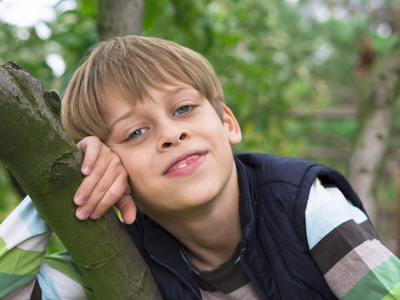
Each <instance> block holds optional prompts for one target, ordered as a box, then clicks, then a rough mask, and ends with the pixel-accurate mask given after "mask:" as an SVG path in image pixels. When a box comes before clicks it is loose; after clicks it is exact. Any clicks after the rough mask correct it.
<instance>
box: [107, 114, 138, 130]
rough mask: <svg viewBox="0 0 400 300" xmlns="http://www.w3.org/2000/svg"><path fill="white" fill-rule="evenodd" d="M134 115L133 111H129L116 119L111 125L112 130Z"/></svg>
mask: <svg viewBox="0 0 400 300" xmlns="http://www.w3.org/2000/svg"><path fill="white" fill-rule="evenodd" d="M132 114H133V112H132V110H129V111H127V112H126V113H124V114H123V115H122V116H120V117H118V118H116V119H115V120H114V121H112V123H111V124H110V129H112V128H113V127H114V125H115V124H116V123H118V122H120V121H122V120H125V119H128V118H129V117H130V116H131V115H132Z"/></svg>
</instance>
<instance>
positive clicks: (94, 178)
mask: <svg viewBox="0 0 400 300" xmlns="http://www.w3.org/2000/svg"><path fill="white" fill-rule="evenodd" d="M100 146H101V148H102V150H100V153H99V154H97V151H95V152H96V154H94V155H93V156H91V157H90V158H89V159H93V158H94V156H97V159H96V162H95V165H94V167H91V168H92V169H93V171H92V172H91V173H90V174H89V175H88V176H86V177H85V178H84V179H83V181H82V183H81V185H80V186H79V188H78V189H77V191H76V193H75V196H74V202H75V204H76V205H80V206H81V205H84V204H85V203H86V202H87V201H88V199H90V197H92V195H93V197H94V198H92V201H96V199H101V198H103V196H104V194H105V193H106V191H107V189H108V188H109V187H110V186H111V184H112V182H113V181H114V180H115V178H116V176H117V174H118V173H117V172H126V171H125V170H124V169H123V170H121V168H122V167H118V164H119V158H118V157H117V155H116V154H114V153H112V152H111V151H110V150H109V149H108V148H107V147H105V146H104V147H102V145H100ZM91 148H92V147H89V148H88V152H89V149H91ZM87 156H90V154H89V155H85V158H86V157H87ZM110 165H111V166H115V167H114V168H115V169H110ZM106 172H107V173H106ZM101 180H102V181H101ZM93 193H94V194H93ZM96 197H97V198H96ZM94 206H95V204H93V207H94Z"/></svg>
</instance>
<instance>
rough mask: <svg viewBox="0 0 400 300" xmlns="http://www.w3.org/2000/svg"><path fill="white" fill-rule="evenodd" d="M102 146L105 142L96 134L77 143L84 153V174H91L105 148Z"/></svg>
mask: <svg viewBox="0 0 400 300" xmlns="http://www.w3.org/2000/svg"><path fill="white" fill-rule="evenodd" d="M102 146H103V144H102V142H101V141H100V139H99V138H98V137H95V136H89V137H86V138H84V139H82V140H81V141H80V142H79V143H78V144H77V147H78V149H79V150H80V151H81V153H82V155H83V163H82V168H81V172H82V174H83V175H85V176H88V175H90V173H91V171H92V170H93V167H94V165H95V163H96V161H97V159H98V157H99V155H100V153H101V151H102V150H104V149H103V148H104V147H102Z"/></svg>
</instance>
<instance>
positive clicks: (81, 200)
mask: <svg viewBox="0 0 400 300" xmlns="http://www.w3.org/2000/svg"><path fill="white" fill-rule="evenodd" d="M84 202H85V197H83V196H82V195H79V196H78V197H76V198H75V204H76V205H82V204H83V203H84Z"/></svg>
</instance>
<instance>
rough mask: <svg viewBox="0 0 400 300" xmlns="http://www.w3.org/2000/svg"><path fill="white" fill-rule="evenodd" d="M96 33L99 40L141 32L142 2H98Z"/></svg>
mask: <svg viewBox="0 0 400 300" xmlns="http://www.w3.org/2000/svg"><path fill="white" fill-rule="evenodd" d="M98 3H99V16H98V20H97V32H98V34H99V38H100V40H106V39H109V38H113V37H117V36H125V35H129V34H134V35H140V34H141V32H142V19H143V6H144V0H116V1H109V0H99V2H98Z"/></svg>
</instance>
